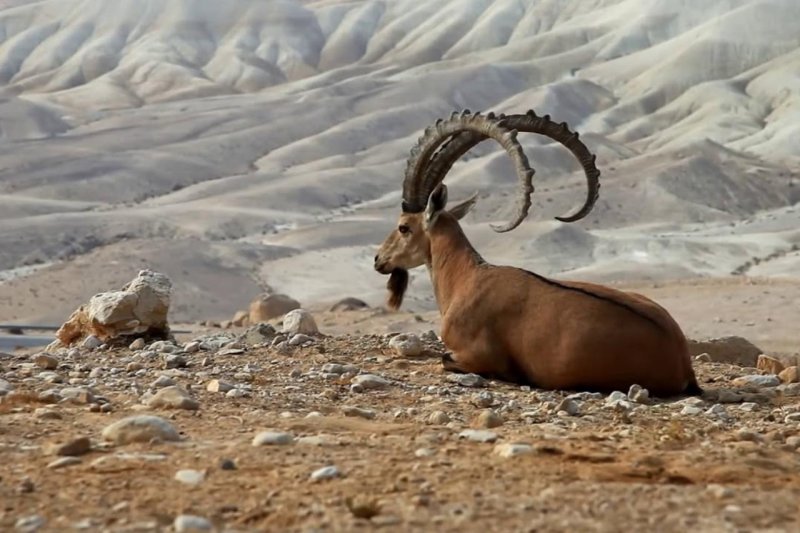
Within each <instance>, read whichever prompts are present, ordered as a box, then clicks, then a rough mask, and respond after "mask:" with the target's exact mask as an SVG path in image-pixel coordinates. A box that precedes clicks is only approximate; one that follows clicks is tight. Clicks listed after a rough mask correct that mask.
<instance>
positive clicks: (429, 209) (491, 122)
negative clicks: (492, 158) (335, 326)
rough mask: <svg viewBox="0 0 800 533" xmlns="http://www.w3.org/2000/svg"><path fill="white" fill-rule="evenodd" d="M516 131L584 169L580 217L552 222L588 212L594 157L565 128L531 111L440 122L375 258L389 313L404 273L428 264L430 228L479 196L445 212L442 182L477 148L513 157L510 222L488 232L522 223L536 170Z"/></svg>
mask: <svg viewBox="0 0 800 533" xmlns="http://www.w3.org/2000/svg"><path fill="white" fill-rule="evenodd" d="M518 131H525V132H533V133H540V134H542V135H546V136H548V137H550V138H552V139H554V140H556V141H558V142H560V143H561V144H563V145H564V146H565V147H567V148H568V149H569V150H570V151H572V153H573V154H574V155H575V156H576V157H577V158H578V160H579V161H580V162H581V165H582V166H583V169H584V172H585V173H586V178H587V182H588V185H589V191H588V195H587V200H586V202H585V204H584V205H583V207H581V209H580V210H579V211H578V212H576V213H575V214H573V215H570V216H567V217H556V218H557V220H561V221H563V222H574V221H576V220H579V219H581V218H583V217H585V216H586V215H587V214H588V213H589V211H591V209H592V207H593V205H594V202H595V201H596V200H597V195H598V193H599V188H600V184H599V175H600V171H598V170H597V168H596V167H595V165H594V156H593V155H592V154H591V153H590V152H589V150H588V149H587V148H586V146H585V145H584V144H583V143H582V142H580V141H579V140H578V134H577V133H572V132H571V131H570V130H569V128H568V127H567V125H566V124H563V123H562V124H556V123H555V122H553V121H551V120H550V116H549V115H545V116H544V117H538V116H536V114H535V113H534V112H533V111H532V110H531V111H528V112H527V113H526V114H522V115H510V116H505V115H499V116H495V114H494V113H489V114H487V115H485V116H484V115H481V114H480V113H475V114H472V113H470V111H469V110H465V111H463V112H462V113H461V114H458V113H455V112H454V113H453V114H452V115H451V116H450V118H449V119H447V120H443V119H439V120H437V121H436V123H435V124H433V125H431V126H429V127H428V128H426V129H425V132H424V134H423V135H422V136H421V137H420V138H419V140H418V141H417V144H416V146H414V148H412V150H411V153H410V155H409V158H408V161H407V164H406V172H405V179H404V181H403V203H402V213H401V214H400V218H399V219H398V221H397V225H396V227H395V228H394V229H393V230H392V231H391V233H389V235H388V236H387V237H386V239H385V240H384V241H383V244H382V245H381V247H380V249H379V250H378V253H377V255H376V256H375V270H377V271H378V272H380V273H381V274H389V275H390V277H389V282H388V284H387V288H388V289H389V300H388V305H389V307H390V308H392V309H397V308H399V307H400V304H401V303H402V301H403V295H404V294H405V290H406V287H407V286H408V270H409V269H412V268H416V267H418V266H422V265H424V264H428V263H430V258H431V251H430V240H429V237H428V233H427V232H428V230H429V224H430V223H431V222H432V221H433V220H434V219H435V218H436V217H437V216H439V215H440V214H441V213H442V212H443V211H445V210H446V211H447V213H449V215H451V216H453V217H455V218H456V220H460V219H461V218H462V217H463V216H464V215H466V214H467V213H468V212H469V210H470V209H471V208H472V207H473V206H474V205H475V201H476V198H477V193H475V194H473V195H472V196H471V197H470V198H468V199H467V200H466V201H464V202H462V203H460V204H458V205H456V206H454V207H452V208H450V209H446V204H447V188H446V186H445V185H444V184H443V183H442V181H443V180H444V177H445V175H446V174H447V172H448V171H449V170H450V168H451V167H452V166H453V164H454V163H455V162H456V161H458V159H460V158H461V156H462V155H464V154H465V153H467V152H468V151H469V150H470V149H471V148H472V147H474V146H475V145H476V144H478V143H480V142H481V141H483V140H485V139H488V138H492V139H494V140H496V141H497V142H498V143H500V145H501V146H502V147H503V148H504V149H505V150H506V152H507V153H508V155H509V156H511V158H512V160H513V162H514V166H515V168H516V171H517V176H518V178H519V196H518V199H517V209H516V214H515V216H514V219H513V220H511V221H510V222H509V223H507V224H506V225H504V226H495V225H492V229H494V230H495V231H497V232H505V231H510V230H512V229H514V228H516V227H517V226H518V225H519V224H520V223H521V222H522V221H523V220H524V219H525V217H526V216H527V214H528V209H529V208H530V205H531V199H530V197H531V194H532V193H533V190H534V189H533V184H532V180H533V174H534V170H533V169H532V168H530V166H529V164H528V159H527V157H526V156H525V153H524V152H523V150H522V147H521V146H520V144H519V142H518V141H517V132H518ZM440 146H441V148H439V147H440ZM437 149H438V151H437Z"/></svg>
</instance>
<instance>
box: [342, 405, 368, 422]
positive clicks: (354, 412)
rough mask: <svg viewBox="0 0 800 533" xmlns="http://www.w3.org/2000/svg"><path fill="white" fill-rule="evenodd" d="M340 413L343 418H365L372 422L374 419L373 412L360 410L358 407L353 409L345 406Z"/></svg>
mask: <svg viewBox="0 0 800 533" xmlns="http://www.w3.org/2000/svg"><path fill="white" fill-rule="evenodd" d="M342 413H343V414H344V416H353V417H358V418H365V419H367V420H372V419H373V418H375V411H372V410H370V409H361V408H360V407H353V406H349V405H346V406H344V407H342Z"/></svg>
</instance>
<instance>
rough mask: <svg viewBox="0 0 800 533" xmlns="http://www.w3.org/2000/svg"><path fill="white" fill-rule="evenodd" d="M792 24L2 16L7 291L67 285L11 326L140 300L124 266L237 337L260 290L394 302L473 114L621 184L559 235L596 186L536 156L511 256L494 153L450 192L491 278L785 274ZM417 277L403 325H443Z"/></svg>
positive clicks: (798, 50) (261, 5)
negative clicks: (416, 170)
mask: <svg viewBox="0 0 800 533" xmlns="http://www.w3.org/2000/svg"><path fill="white" fill-rule="evenodd" d="M798 21H800V4H798V3H797V2H796V1H795V0H760V1H755V0H727V1H725V0H719V1H714V2H703V3H702V4H699V3H697V2H688V1H675V2H662V1H657V0H650V1H642V0H596V1H595V0H593V1H586V0H561V1H556V0H542V1H536V2H520V1H517V0H497V1H489V0H451V1H442V2H418V1H416V0H397V1H388V0H387V1H347V2H344V1H334V0H324V1H305V2H301V1H296V0H280V1H277V0H269V1H253V0H249V1H248V0H231V1H226V2H211V1H201V0H116V1H115V2H106V1H102V0H61V1H55V0H44V1H36V2H33V1H30V2H5V3H3V4H2V5H0V82H2V84H3V88H2V94H0V270H9V269H14V268H18V267H20V266H22V265H26V264H35V263H40V262H51V261H55V262H64V263H63V264H57V265H53V266H50V267H46V268H42V269H38V270H36V271H35V272H33V273H31V274H29V277H28V279H26V280H19V279H17V280H11V281H6V282H3V283H0V302H3V305H0V321H9V320H20V321H22V320H24V321H28V320H38V319H43V318H47V319H48V320H53V319H54V317H56V316H63V315H66V314H67V313H68V312H69V311H70V310H71V309H72V308H74V307H75V306H76V305H77V304H79V303H80V302H81V301H82V299H84V298H85V297H87V296H88V295H91V294H92V293H93V292H97V291H98V290H104V289H106V288H107V286H108V284H109V283H112V284H121V283H124V282H125V281H126V280H127V279H128V278H129V277H130V272H129V270H130V269H129V268H127V269H126V268H122V267H119V266H118V265H114V264H113V263H112V262H110V260H109V258H110V257H111V256H112V252H113V253H120V254H121V257H124V258H128V257H130V261H129V262H128V264H129V265H130V264H136V261H137V260H139V261H140V262H141V264H142V265H145V264H155V263H158V267H159V268H161V269H162V270H166V271H168V272H169V273H170V275H173V276H176V277H179V278H180V279H181V283H186V284H189V285H192V286H193V287H196V291H199V293H200V294H203V295H208V297H207V298H205V297H203V298H194V299H192V300H191V301H192V304H191V305H187V306H185V307H184V308H181V309H175V310H174V313H175V316H174V319H175V320H189V319H194V318H196V317H198V316H207V317H209V318H215V317H216V318H223V317H225V316H227V315H229V314H230V313H232V312H233V311H234V310H235V309H237V308H240V307H242V306H243V305H245V304H246V302H247V300H248V299H249V298H250V291H251V290H256V289H257V288H258V287H259V286H264V285H270V286H273V287H275V288H276V289H278V290H281V291H286V292H290V293H291V294H293V295H294V296H295V297H297V298H300V299H301V300H303V301H318V300H331V299H335V298H337V297H339V296H345V295H358V296H363V297H364V298H365V299H367V300H368V301H369V302H370V303H375V304H377V303H379V302H380V300H381V298H382V296H383V283H384V279H383V278H381V277H380V276H378V275H377V274H375V273H373V272H372V271H371V265H370V263H371V257H372V255H373V254H374V249H375V246H376V245H377V244H378V243H379V242H380V240H381V239H382V238H383V236H384V234H385V233H386V232H387V231H389V230H390V229H391V227H392V224H393V220H394V217H395V216H396V214H397V211H398V208H399V190H400V184H401V178H402V175H403V171H404V168H405V166H404V161H405V158H406V156H407V154H408V150H409V149H410V148H411V146H412V145H413V143H414V142H415V141H416V139H417V137H418V136H419V135H420V133H421V131H422V129H423V128H424V127H425V126H427V125H428V124H429V123H431V122H432V121H434V120H435V119H436V118H439V117H445V116H448V115H449V114H450V112H451V111H453V110H458V109H463V108H469V109H472V110H495V111H498V112H506V113H509V112H522V111H525V110H527V109H529V108H534V109H536V111H537V112H539V113H540V114H545V113H549V114H550V115H551V116H552V117H553V118H554V119H555V120H557V121H567V122H569V124H570V125H571V127H572V128H573V129H576V130H578V131H579V132H580V133H581V135H582V138H583V139H584V140H585V142H586V143H587V145H588V146H589V148H590V149H591V150H593V151H594V152H596V153H597V155H598V165H599V167H600V169H601V171H602V175H601V181H602V189H601V196H600V201H599V202H598V204H597V206H596V207H595V210H594V211H593V212H592V214H591V215H590V216H589V217H587V218H586V219H584V220H582V221H580V222H578V223H575V224H572V225H565V224H562V223H559V222H555V221H553V220H552V217H553V216H555V215H558V214H562V213H565V212H567V211H569V210H571V209H574V207H575V206H576V205H577V204H579V203H580V201H581V200H582V199H583V197H584V185H583V178H582V175H581V174H580V173H579V172H578V168H579V167H578V165H577V164H576V162H575V161H574V160H573V159H571V155H570V154H569V153H568V152H567V151H566V150H565V149H563V148H562V147H560V146H558V145H555V144H553V143H551V142H549V141H548V140H547V139H544V138H537V137H536V136H533V135H524V136H521V137H520V138H521V140H522V141H523V143H524V145H525V148H526V152H527V153H528V156H529V158H530V160H531V161H532V163H533V164H534V166H535V167H536V169H537V173H536V176H535V180H536V194H535V196H534V200H533V209H532V211H531V214H530V216H529V218H528V220H527V221H526V223H524V224H523V225H522V226H521V227H519V228H517V229H516V230H515V231H513V232H511V233H509V234H505V235H498V234H495V233H493V232H492V231H491V230H490V229H489V228H488V225H487V224H486V222H488V221H498V220H504V219H505V218H506V217H507V216H509V213H510V211H511V207H512V206H511V204H512V202H513V196H512V195H513V192H514V186H515V177H514V175H513V172H512V170H511V166H510V163H509V160H508V158H507V157H506V156H505V154H503V153H502V152H501V151H500V150H499V149H498V147H497V146H496V145H492V144H490V143H484V144H482V145H480V146H479V147H476V148H475V149H474V150H473V151H472V152H471V153H470V154H469V155H468V156H467V157H465V158H464V160H463V161H462V162H460V163H458V164H457V165H456V166H455V167H454V168H453V170H452V172H451V174H450V176H449V178H448V183H450V184H451V185H452V187H451V196H452V197H454V199H456V198H458V197H462V196H464V195H466V194H468V193H470V192H471V191H473V190H479V191H480V192H481V195H480V201H479V203H478V206H477V208H476V210H475V213H474V214H471V215H469V217H468V218H467V219H466V221H465V223H466V228H467V232H468V234H469V236H470V238H472V239H474V241H475V243H476V246H477V247H478V249H479V250H480V251H481V252H482V253H484V255H485V256H486V257H487V259H490V260H492V261H497V262H504V263H512V264H516V265H519V266H524V267H526V268H534V269H536V270H537V271H540V272H542V273H545V274H553V275H558V276H562V277H566V276H570V277H578V278H581V279H604V280H615V279H631V278H644V279H669V278H675V277H692V276H698V275H700V276H706V275H711V276H720V275H728V274H730V273H732V272H736V273H747V272H749V270H750V269H751V268H752V269H753V270H754V273H757V274H759V275H767V276H771V275H781V276H787V275H789V276H792V275H793V272H794V271H796V270H795V269H793V268H792V265H796V264H797V259H796V257H795V255H796V253H794V251H793V248H795V249H796V247H797V246H798V245H800V230H798V229H797V228H798V224H797V219H798V216H800V215H798V211H797V209H796V207H794V206H795V204H796V203H797V202H798V200H800V182H798V178H799V177H800V176H798V173H797V171H796V168H797V165H798V163H799V162H800V149H798V147H797V146H798V145H797V143H796V137H797V133H798V129H799V128H800V126H799V125H800V120H798V119H800V74H798V73H800V22H798ZM140 239H150V240H151V242H150V243H149V244H148V245H147V246H142V245H141V243H140ZM186 243H190V244H188V245H187V244H186ZM264 245H276V246H279V247H280V248H278V249H276V250H278V252H276V253H273V251H274V250H273V249H272V248H269V247H264ZM105 247H111V248H109V250H108V251H107V252H104V251H103V249H104V248H105ZM262 247H263V248H262ZM256 250H260V251H256ZM86 254H90V255H86ZM793 254H794V255H793ZM81 256H83V259H81ZM754 258H758V259H759V261H758V263H759V264H758V265H756V264H755V261H754ZM762 259H763V260H764V261H762ZM126 260H127V259H126ZM141 260H143V262H142V261H141ZM772 261H777V263H775V265H774V267H773V266H771V265H770V264H771V262H772ZM231 262H233V263H235V265H236V266H235V267H230V266H229V265H230V264H231ZM70 265H73V266H70ZM77 265H80V268H79V271H80V272H81V275H82V276H83V279H84V280H85V281H86V285H85V286H84V285H80V286H81V287H83V288H81V289H77V288H76V287H77V286H76V285H71V284H70V282H69V279H68V278H69V276H73V275H74V272H75V267H76V266H77ZM209 265H214V266H211V267H210V266H209ZM209 268H210V270H209ZM215 269H216V270H215ZM212 271H213V272H219V273H222V272H225V276H226V277H225V279H226V281H225V282H224V283H219V284H216V283H215V280H216V279H217V278H216V277H215V276H212V275H209V274H208V273H209V272H212ZM240 273H242V276H241V279H242V285H239V286H237V287H236V288H232V287H233V286H234V285H235V282H234V280H235V279H237V277H238V276H239V274H240ZM244 273H247V275H244ZM220 275H222V274H220ZM253 276H256V277H257V279H253ZM309 276H311V278H310V277H309ZM6 277H9V276H6ZM309 279H313V282H312V281H309ZM101 281H102V283H103V284H102V286H101V284H100V283H101ZM425 283H427V280H426V275H425V272H424V271H420V272H419V273H418V274H417V281H415V287H418V288H417V289H416V290H415V291H414V294H413V295H411V298H410V300H409V305H410V309H430V308H431V307H432V301H431V300H430V294H429V291H426V290H425V289H424V286H425ZM231 284H234V285H231ZM37 286H40V287H48V289H47V291H48V293H47V301H46V303H45V302H44V300H43V299H42V297H41V295H39V296H34V295H32V293H30V292H29V291H28V290H27V289H28V288H30V287H33V288H35V287H37ZM23 288H25V290H22V289H23Z"/></svg>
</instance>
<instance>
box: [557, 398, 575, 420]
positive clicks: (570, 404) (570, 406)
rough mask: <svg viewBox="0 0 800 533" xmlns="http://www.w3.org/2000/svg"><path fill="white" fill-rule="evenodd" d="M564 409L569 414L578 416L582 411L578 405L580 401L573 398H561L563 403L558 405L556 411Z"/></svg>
mask: <svg viewBox="0 0 800 533" xmlns="http://www.w3.org/2000/svg"><path fill="white" fill-rule="evenodd" d="M560 411H564V412H566V413H567V414H568V415H569V416H577V415H578V414H579V413H580V407H579V406H578V402H576V401H575V400H573V399H571V398H564V399H563V400H561V403H559V404H558V406H556V412H557V413H558V412H560Z"/></svg>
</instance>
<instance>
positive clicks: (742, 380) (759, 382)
mask: <svg viewBox="0 0 800 533" xmlns="http://www.w3.org/2000/svg"><path fill="white" fill-rule="evenodd" d="M733 384H734V385H736V386H737V387H747V386H755V387H777V386H778V385H780V384H781V380H780V379H779V378H778V376H775V375H772V374H770V375H765V376H762V375H761V374H751V375H749V376H741V377H738V378H736V379H734V380H733Z"/></svg>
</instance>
